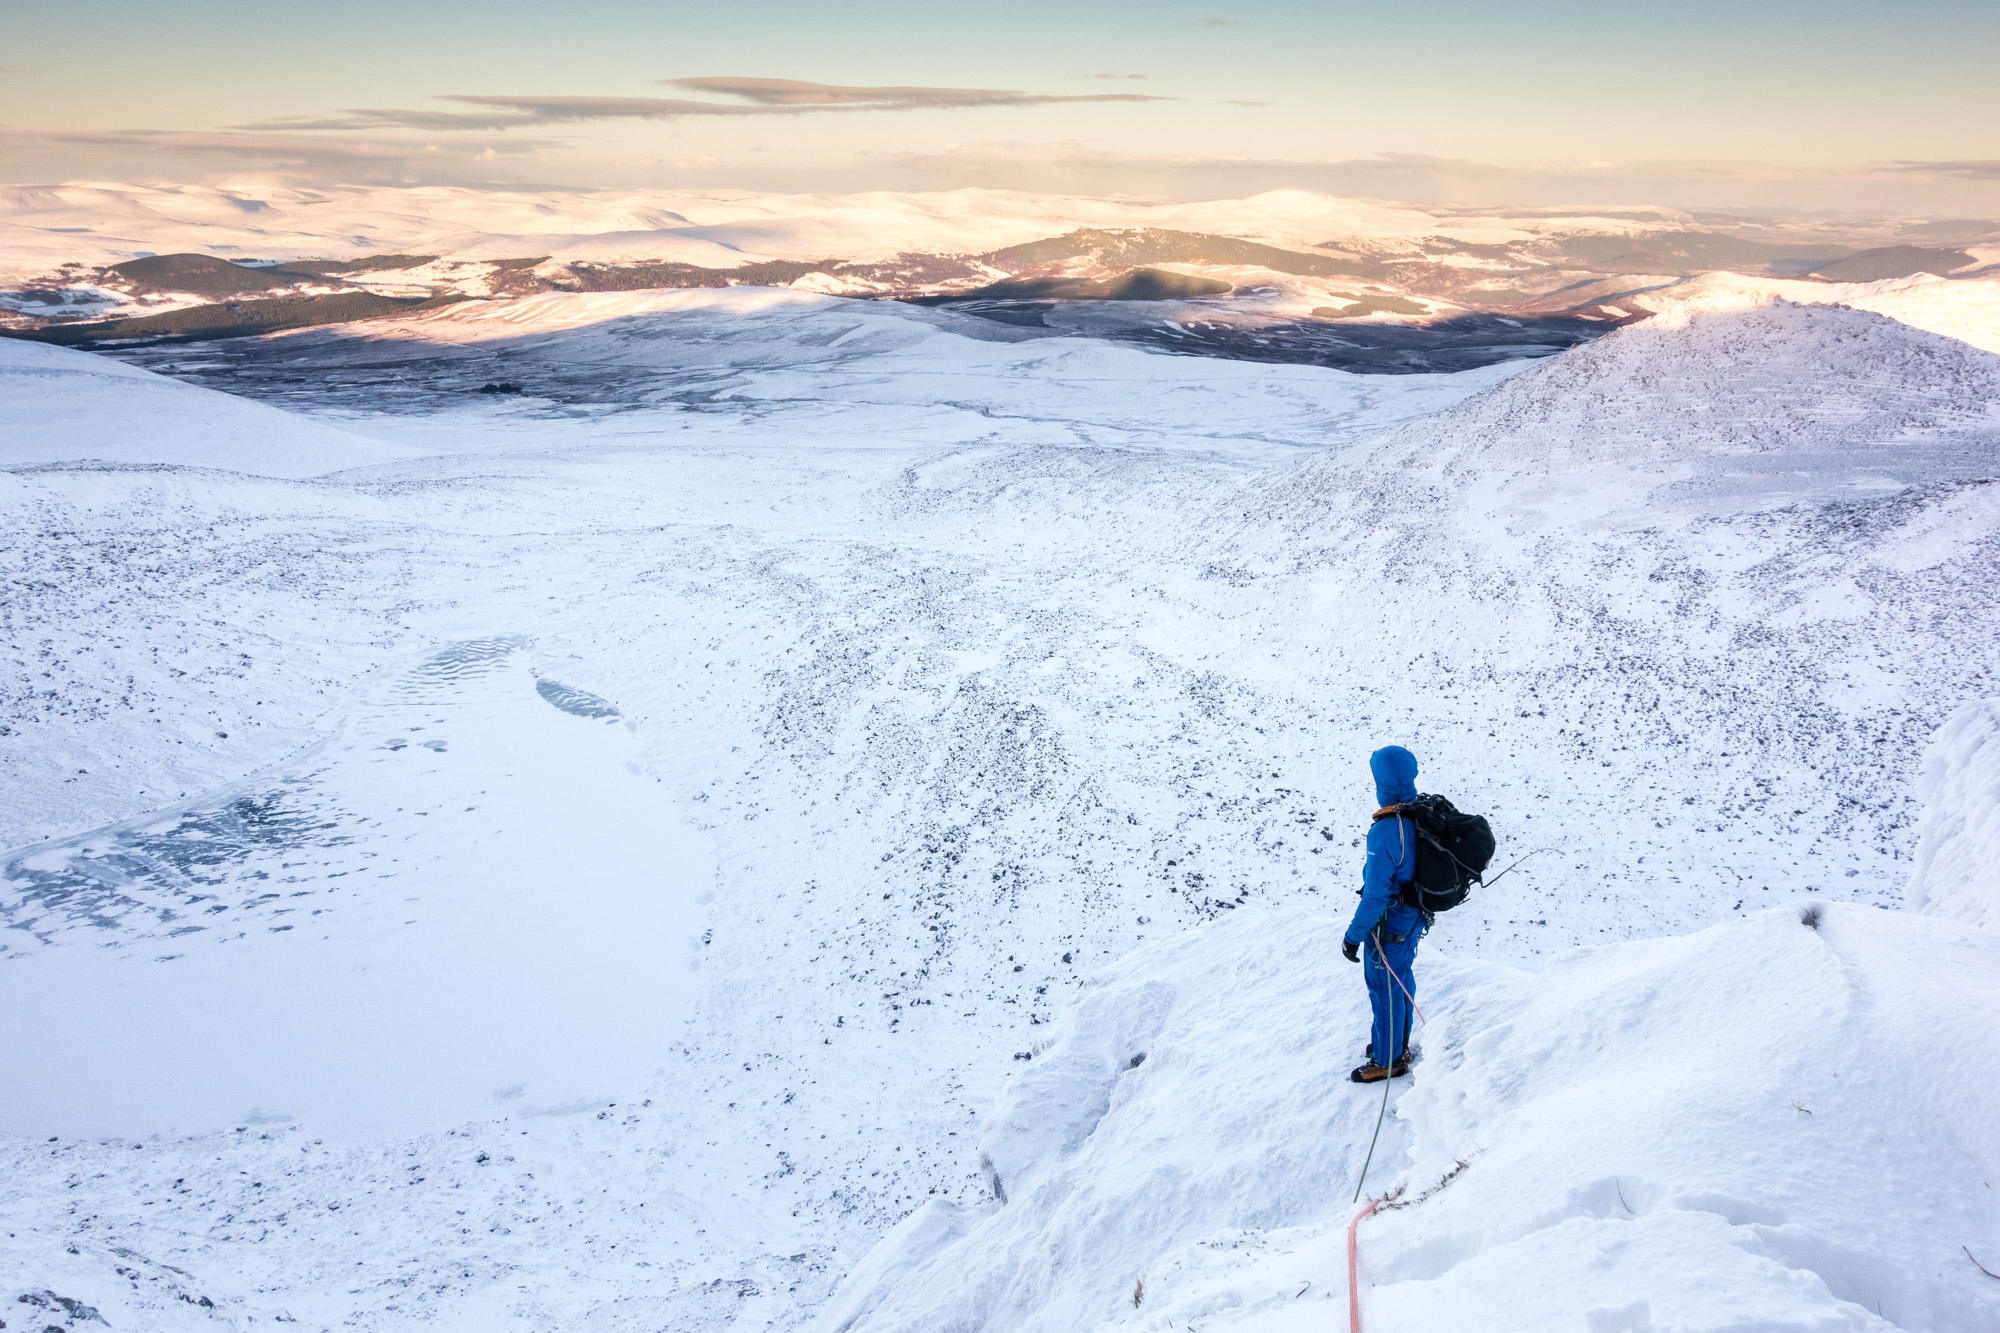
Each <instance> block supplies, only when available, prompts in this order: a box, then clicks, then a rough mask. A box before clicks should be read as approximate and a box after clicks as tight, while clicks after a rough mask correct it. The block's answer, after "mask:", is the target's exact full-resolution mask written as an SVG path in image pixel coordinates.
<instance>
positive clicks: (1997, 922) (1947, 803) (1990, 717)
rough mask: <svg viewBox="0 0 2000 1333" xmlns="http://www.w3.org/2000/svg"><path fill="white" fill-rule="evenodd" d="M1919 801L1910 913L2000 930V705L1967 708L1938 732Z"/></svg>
mask: <svg viewBox="0 0 2000 1333" xmlns="http://www.w3.org/2000/svg"><path fill="white" fill-rule="evenodd" d="M1917 796H1918V798H1919V799H1920V800H1922V801H1923V803H1924V819H1923V823H1922V824H1921V825H1920V826H1919V827H1918V830H1917V864H1916V868H1915V869H1914V870H1913V871H1912V872H1911V873H1910V890H1909V895H1910V906H1911V908H1912V909H1913V910H1915V911H1919V912H1929V913H1931V914H1932V915H1933V916H1942V917H1949V918H1951V919H1953V920H1955V921H1966V922H1970V923H1972V924H1973V925H1975V926H1986V927H1988V928H1994V927H2000V699H1982V700H1979V701H1978V702H1976V703H1969V704H1967V705H1965V707H1963V708H1961V709H1959V710H1958V711H1957V712H1956V713H1953V714H1952V715H1951V719H1950V720H1949V721H1948V722H1946V723H1945V724H1944V726H1942V727H1940V728H1939V729H1938V734H1937V736H1936V738H1935V739H1934V740H1932V741H1931V746H1930V749H1929V750H1928V751H1926V752H1925V754H1924V766H1923V768H1922V770H1921V771H1920V772H1919V774H1918V777H1917Z"/></svg>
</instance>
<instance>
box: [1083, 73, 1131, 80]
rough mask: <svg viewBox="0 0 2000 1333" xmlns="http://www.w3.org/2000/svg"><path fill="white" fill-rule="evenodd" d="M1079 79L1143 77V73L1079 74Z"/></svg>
mask: <svg viewBox="0 0 2000 1333" xmlns="http://www.w3.org/2000/svg"><path fill="white" fill-rule="evenodd" d="M1076 77H1078V78H1079V79H1143V78H1145V77H1146V76H1145V75H1143V74H1079V75H1077V76H1076Z"/></svg>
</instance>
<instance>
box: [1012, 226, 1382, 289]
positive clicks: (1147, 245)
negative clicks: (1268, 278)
mask: <svg viewBox="0 0 2000 1333" xmlns="http://www.w3.org/2000/svg"><path fill="white" fill-rule="evenodd" d="M982 258H983V259H985V260H986V262H987V263H989V264H991V265H993V266H994V267H995V268H1003V269H1006V270H1008V271H1009V272H1015V273H1018V272H1020V271H1021V270H1022V269H1028V268H1034V267H1035V266H1037V265H1040V264H1054V263H1060V262H1062V261H1064V260H1069V259H1085V258H1094V259H1096V260H1097V261H1098V262H1099V263H1101V264H1103V265H1105V266H1106V267H1111V268H1116V267H1129V266H1133V265H1144V264H1212V265H1217V266H1221V265H1229V264H1254V265H1256V266H1257V267H1258V268H1268V269H1270V270H1272V271H1273V272H1275V273H1294V274H1298V275H1300V276H1302V277H1335V276H1347V277H1370V276H1374V275H1376V274H1378V273H1379V272H1380V268H1379V266H1378V265H1374V264H1366V263H1360V262H1357V261H1356V260H1352V259H1343V258H1337V257H1335V256H1333V255H1312V254H1306V253H1304V252H1303V251H1299V250H1280V249H1278V248H1277V247H1276V246H1274V245H1259V244H1258V243H1257V242H1255V241H1239V240H1237V239H1236V238H1235V237H1233V236H1209V235H1205V234H1203V233H1201V232H1197V231H1162V230H1159V229H1157V228H1153V227H1146V228H1141V229H1139V230H1135V231H1096V230H1091V229H1088V228H1086V229H1084V230H1081V231H1073V232H1071V233H1069V235H1067V236H1052V237H1050V238H1049V239H1048V240H1045V241H1030V242H1028V243H1027V244H1026V245H1010V246H1008V247H1007V248H1006V249H1004V250H995V251H994V252H993V253H991V254H989V255H984V256H982Z"/></svg>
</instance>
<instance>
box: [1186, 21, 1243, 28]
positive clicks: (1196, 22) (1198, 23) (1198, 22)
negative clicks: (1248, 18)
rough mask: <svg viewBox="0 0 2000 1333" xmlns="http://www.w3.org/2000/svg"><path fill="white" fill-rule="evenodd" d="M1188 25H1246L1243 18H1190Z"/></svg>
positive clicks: (1216, 26) (1206, 26) (1199, 26)
mask: <svg viewBox="0 0 2000 1333" xmlns="http://www.w3.org/2000/svg"><path fill="white" fill-rule="evenodd" d="M1188 26H1189V27H1190V28H1240V27H1243V26H1244V21H1243V20H1242V19H1189V20H1188Z"/></svg>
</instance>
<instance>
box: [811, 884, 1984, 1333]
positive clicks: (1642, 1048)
mask: <svg viewBox="0 0 2000 1333" xmlns="http://www.w3.org/2000/svg"><path fill="white" fill-rule="evenodd" d="M1343 925H1344V922H1342V921H1340V920H1337V919H1335V918H1333V917H1331V916H1327V915H1324V914H1320V913H1314V912H1307V911H1291V912H1279V913H1270V914H1267V913H1242V914H1239V915H1237V916H1235V917H1233V918H1231V919H1230V920H1228V921H1226V922H1223V923H1219V924H1217V925H1215V926H1212V927H1208V928H1206V929H1205V930H1203V931H1201V932H1198V933H1196V934H1193V935H1189V936H1184V937H1182V938H1179V939H1175V940H1171V941H1167V942H1163V943H1160V944H1153V945H1148V946H1146V947H1145V948H1144V949H1142V950H1139V951H1137V952H1135V953H1134V954H1132V955H1130V956H1128V957H1126V958H1125V959H1123V960H1121V961H1120V962H1119V963H1118V964H1117V965H1115V966H1114V967H1112V968H1110V969H1108V970H1106V971H1105V972H1104V973H1102V974H1101V975H1100V976H1098V977H1096V978H1093V979H1092V981H1091V982H1090V983H1089V984H1088V985H1087V986H1086V988H1085V989H1084V991H1083V993H1082V995H1081V996H1080V998H1079V1000H1078V1001H1077V1004H1076V1006H1075V1008H1074V1009H1073V1010H1072V1011H1071V1012H1069V1013H1068V1014H1066V1015H1065V1016H1064V1017H1063V1018H1062V1019H1061V1020H1059V1022H1058V1024H1057V1026H1056V1028H1055V1030H1054V1033H1053V1036H1052V1039H1051V1043H1050V1045H1049V1047H1048V1049H1047V1050H1045V1051H1044V1052H1043V1053H1042V1054H1040V1055H1038V1056H1037V1057H1036V1058H1035V1059H1034V1060H1033V1061H1032V1062H1030V1063H1028V1064H1027V1065H1025V1066H1023V1067H1021V1068H1020V1069H1018V1070H1017V1071H1016V1072H1015V1073H1013V1074H1012V1075H1011V1076H1010V1077H1009V1079H1008V1080H1007V1083H1006V1086H1005V1088H1004V1089H1003V1091H1002V1092H1001V1094H1000V1098H999V1102H998V1105H997V1106H996V1107H995V1108H994V1110H993V1112H992V1114H991V1115H990V1116H989V1117H988V1119H987V1124H986V1129H985V1132H984V1136H983V1138H982V1139H981V1143H980V1150H981V1152H982V1154H983V1156H984V1157H985V1159H986V1160H987V1161H988V1162H989V1163H990V1164H991V1171H992V1173H993V1177H994V1178H995V1179H996V1180H997V1181H998V1185H999V1189H998V1191H996V1195H995V1197H993V1198H990V1199H989V1200H988V1201H986V1202H984V1203H980V1204H976V1205H973V1206H969V1207H965V1206H957V1205H953V1204H949V1203H935V1202H934V1203H928V1204H926V1205H925V1206H924V1207H922V1208H920V1209H918V1210H917V1212H916V1213H914V1214H913V1215H912V1216H911V1217H910V1218H909V1219H908V1220H906V1221H905V1222H903V1223H902V1225H900V1226H899V1227H898V1228H897V1229H896V1231H895V1232H893V1233H891V1235H890V1236H888V1237H887V1238H886V1239H885V1240H884V1241H883V1243H882V1244H881V1245H880V1246H879V1247H878V1248H877V1250H876V1251H875V1252H874V1253H873V1254H872V1255H870V1256H869V1257H868V1258H867V1259H866V1260H865V1261H864V1262H863V1263H862V1264H861V1265H860V1266H858V1267H857V1268H856V1270H855V1272H854V1274H853V1275H852V1276H851V1277H850V1278H849V1279H848V1280H847V1282H846V1284H845V1285H844V1286H843V1288H842V1289H841V1291H840V1293H839V1294H838V1295H837V1296H836V1297H835V1299H834V1300H833V1302H832V1303H831V1304H830V1305H829V1306H828V1308H827V1310H826V1312H825V1314H824V1315H823V1316H822V1318H821V1321H820V1323H819V1325H818V1327H819V1328H820V1329H821V1330H823V1333H891V1331H892V1330H893V1331H895V1333H928V1330H934V1329H939V1328H960V1329H968V1330H970V1329H983V1330H992V1331H993V1333H1000V1331H1001V1330H1005V1331H1006V1333H1074V1331H1076V1330H1089V1329H1113V1328H1125V1329H1134V1330H1160V1331H1161V1333H1164V1331H1165V1330H1168V1329H1182V1328H1199V1329H1203V1330H1211V1331H1213V1333H1221V1331H1222V1330H1257V1331H1258V1333H1278V1331H1279V1330H1294V1329H1301V1330H1302V1329H1306V1328H1326V1327H1337V1326H1344V1321H1345V1317H1346V1311H1345V1310H1344V1309H1343V1308H1342V1307H1343V1306H1344V1305H1345V1304H1346V1300H1347V1294H1348V1291H1347V1273H1346V1262H1345V1260H1346V1254H1345V1240H1346V1233H1345V1229H1346V1224H1347V1222H1348V1220H1349V1218H1350V1217H1351V1216H1352V1214H1353V1213H1354V1212H1355V1211H1357V1209H1356V1207H1355V1205H1353V1204H1351V1203H1350V1202H1349V1200H1350V1198H1351V1197H1352V1195H1353V1194H1354V1192H1355V1190H1356V1187H1357V1183H1358V1180H1359V1176H1360V1171H1361V1166H1362V1157H1363V1155H1364V1152H1365V1149H1366V1147H1367V1145H1368V1142H1369V1130H1370V1126H1371V1124H1372V1122H1373V1120H1374V1118H1375V1114H1376V1108H1377V1106H1378V1104H1379V1100H1380V1098H1379V1094H1378V1092H1377V1091H1376V1089H1374V1088H1366V1089H1364V1088H1360V1087H1356V1086H1354V1085H1352V1084H1350V1083H1348V1082H1347V1081H1346V1079H1345V1077H1344V1074H1345V1070H1346V1067H1347V1066H1348V1064H1350V1063H1352V1062H1354V1061H1355V1060H1357V1059H1358V1056H1359V1052H1358V1050H1357V1045H1358V1042H1359V1040H1360V1034H1362V1033H1363V1031H1364V1029H1365V1018H1364V1016H1363V1003H1362V1001H1361V998H1360V997H1361V986H1360V983H1359V981H1358V980H1357V979H1356V978H1355V977H1354V975H1352V972H1353V970H1352V969H1350V968H1347V967H1345V966H1344V965H1343V964H1342V963H1341V962H1340V960H1339V954H1338V947H1339V937H1340V931H1341V928H1342V926H1343ZM1446 933H1448V931H1447V932H1446ZM1996 944H2000V941H1996V939H1995V937H1994V936H1993V935H1992V934H1991V933H1990V932H1986V931H1983V930H1978V929H1974V928H1971V927H1967V926H1962V925H1958V924H1955V923H1948V922H1943V921H1937V920H1934V919H1930V918H1925V917H1919V916H1914V915H1906V914H1901V913H1883V912H1874V911H1869V910H1866V909H1862V908H1854V907H1846V906H1838V905H1825V904H1813V905H1808V906H1806V907H1804V908H1799V907H1786V908H1774V909H1771V910H1769V911H1765V912H1760V913H1758V914H1756V915H1755V916H1752V917H1749V918H1747V919H1745V920H1741V921H1736V922H1731V923H1729V924H1726V925H1722V926H1717V927H1714V928H1712V929H1710V930H1707V931H1704V932H1701V933H1699V934H1696V935H1691V936H1684V937H1679V938H1671V939H1659V940H1645V941H1637V942H1632V943H1627V944H1619V945H1611V946H1606V947H1602V948H1597V949H1585V950H1579V951H1577V952H1575V953H1571V954H1566V955H1563V956H1561V957H1558V958H1555V959H1553V960H1551V961H1550V963H1549V964H1548V966H1547V968H1546V969H1545V970H1544V971H1542V972H1541V973H1540V974H1533V973H1527V972H1518V971H1515V970H1513V969H1510V968H1505V967H1499V966H1495V965H1492V964H1480V963H1474V962H1469V961H1465V960H1462V959H1459V958H1455V957H1451V956H1449V955H1447V954H1445V953H1444V951H1443V949H1442V948H1438V949H1430V950H1426V953H1425V957H1424V959H1423V960H1422V961H1421V962H1420V976H1419V985H1420V987H1421V990H1420V993H1419V1002H1420V1003H1421V1004H1422V1005H1423V1006H1424V1008H1425V1012H1426V1014H1427V1016H1428V1019H1429V1023H1428V1025H1427V1026H1426V1027H1424V1028H1423V1029H1422V1031H1421V1034H1420V1039H1419V1043H1420V1046H1421V1049H1422V1051H1423V1056H1422V1058H1421V1059H1420V1060H1419V1061H1418V1062H1417V1064H1416V1068H1415V1076H1414V1078H1413V1079H1412V1080H1411V1081H1410V1082H1409V1083H1407V1084H1402V1085H1399V1087H1398V1090H1397V1092H1396V1093H1394V1094H1392V1097H1393V1102H1392V1105H1393V1110H1394V1119H1393V1120H1392V1122H1391V1125H1390V1127H1389V1129H1388V1131H1387V1132H1386V1133H1385V1134H1384V1137H1383V1143H1382V1144H1381V1145H1380V1146H1379V1147H1378V1148H1377V1150H1376V1152H1377V1157H1376V1166H1375V1168H1374V1170H1373V1173H1372V1174H1371V1176H1370V1179H1369V1181H1368V1183H1367V1189H1366V1193H1367V1195H1368V1197H1371V1198H1372V1197H1377V1196H1382V1195H1388V1196H1390V1197H1391V1198H1392V1200H1393V1201H1394V1203H1395V1204H1396V1205H1397V1207H1396V1208H1395V1209H1392V1210H1390V1211H1385V1212H1383V1213H1381V1214H1378V1215H1377V1216H1376V1217H1375V1218H1371V1219H1370V1220H1368V1221H1366V1222H1364V1223H1362V1224H1361V1226H1360V1228H1359V1236H1360V1251H1361V1266H1360V1272H1361V1305H1362V1311H1363V1319H1364V1326H1366V1327H1373V1328H1390V1329H1402V1328H1451V1327H1462V1326H1474V1325H1476V1326H1478V1327H1481V1328H1489V1329H1494V1330H1515V1329H1519V1330H1524V1331H1525V1330H1541V1329H1548V1328H1571V1327H1579V1328H1585V1329H1591V1330H1600V1329H1603V1330H1644V1329H1648V1328H1674V1329H1684V1330H1690V1331H1691V1333H1692V1331H1695V1330H1724V1329H1750V1328H1756V1329H1811V1330H1827V1331H1830V1330H1836V1329H1840V1330H1855V1331H1856V1333H1861V1331H1862V1330H1867V1331H1869V1333H1886V1331H1887V1330H1890V1329H1895V1328H1902V1329H1911V1330H1926V1331H1927V1333H1975V1331H1976V1330H1983V1329H1987V1328H1990V1327H1992V1326H1993V1325H1994V1323H1995V1321H1996V1320H2000V1285H1996V1284H1994V1283H1993V1282H1992V1281H1991V1279H1989V1278H1988V1277H1986V1276H1984V1275H1982V1274H1981V1273H1980V1272H1979V1271H1978V1270H1977V1269H1976V1268H1975V1267H1974V1265H1973V1264H1971V1263H1968V1262H1967V1261H1966V1256H1965V1254H1964V1253H1963V1252H1962V1251H1961V1249H1960V1246H1961V1245H1962V1244H1969V1243H1974V1242H1980V1243H1984V1244H1986V1245H1987V1246H1988V1248H1990V1247H1991V1244H1992V1242H1991V1238H1992V1237H1993V1235H1994V1234H1995V1228H1996V1225H2000V1201H1996V1200H1995V1198H1994V1194H1993V1191H1992V1190H1991V1189H1990V1188H1988V1187H1987V1185H1986V1184H1985V1183H1984V1182H1986V1181H1990V1180H1991V1179H1992V1178H1993V1177H1994V1175H1995V1174H1997V1173H2000V1155H1996V1154H1995V1152H1994V1150H1993V1146H1992V1138H1991V1135H1990V1134H1988V1133H1987V1132H1986V1129H1987V1127H1988V1126H1989V1125H1991V1124H1992V1123H1994V1120H1995V1119H1996V1117H2000V950H1996ZM1002 1195H1004V1197H1001V1196H1002Z"/></svg>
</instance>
